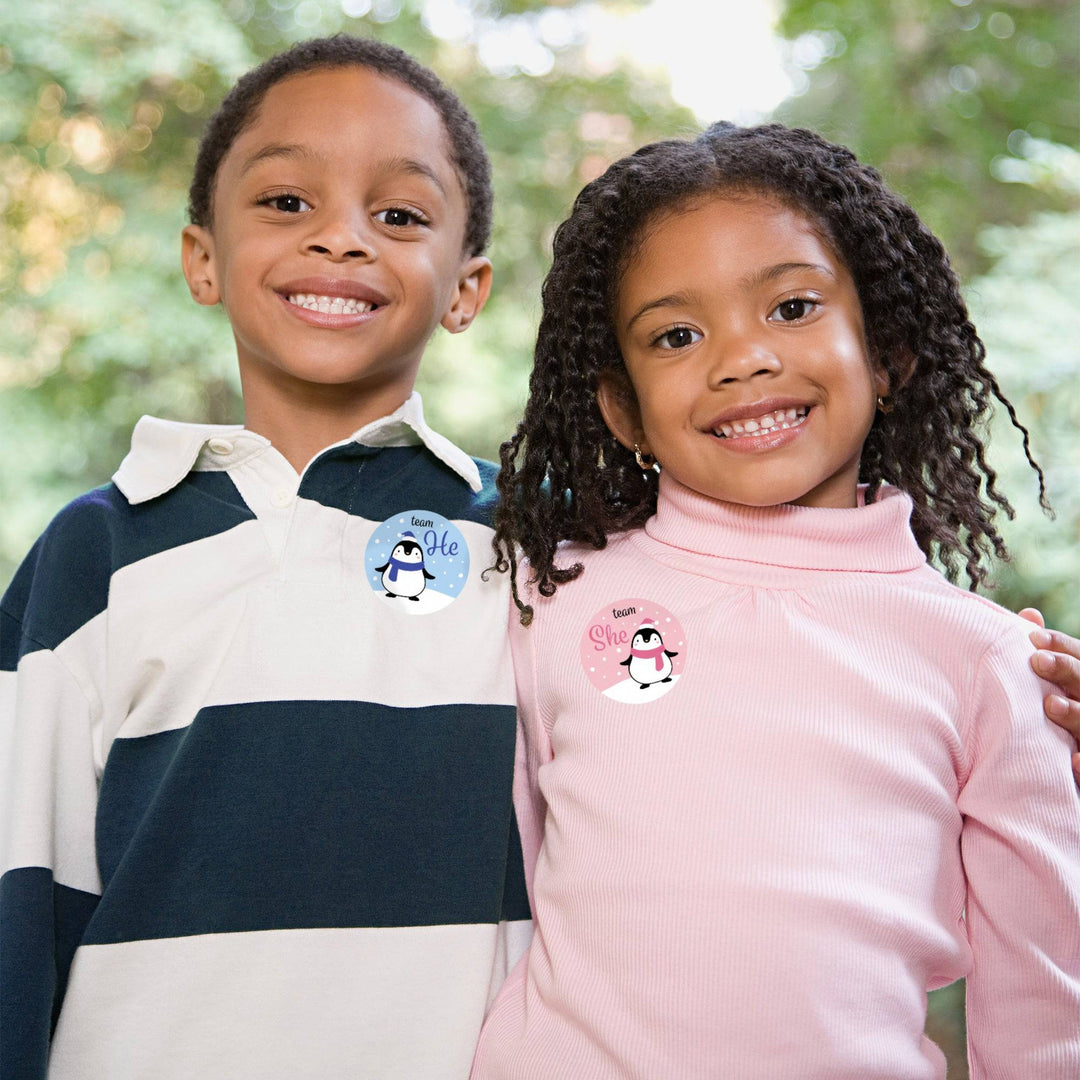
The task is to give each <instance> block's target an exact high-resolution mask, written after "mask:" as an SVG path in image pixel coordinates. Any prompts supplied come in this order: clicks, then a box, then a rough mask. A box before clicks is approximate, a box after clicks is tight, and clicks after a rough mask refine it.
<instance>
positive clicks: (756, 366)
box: [709, 337, 783, 387]
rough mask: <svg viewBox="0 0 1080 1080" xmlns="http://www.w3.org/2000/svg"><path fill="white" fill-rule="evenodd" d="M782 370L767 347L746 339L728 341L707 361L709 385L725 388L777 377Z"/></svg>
mask: <svg viewBox="0 0 1080 1080" xmlns="http://www.w3.org/2000/svg"><path fill="white" fill-rule="evenodd" d="M782 370H783V364H782V363H781V360H780V357H779V356H777V355H776V353H775V352H773V350H772V349H770V348H769V347H768V346H767V345H764V344H762V343H761V342H760V341H756V340H754V339H753V338H749V337H732V338H730V339H729V340H728V341H726V342H723V343H721V344H720V347H719V348H717V349H716V350H715V351H714V352H713V354H712V356H711V357H710V366H709V385H710V386H712V387H718V386H726V385H728V384H730V383H738V382H745V381H746V380H748V379H754V378H759V377H767V376H770V375H778V374H779V373H780V372H781V371H782Z"/></svg>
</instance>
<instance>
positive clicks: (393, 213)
mask: <svg viewBox="0 0 1080 1080" xmlns="http://www.w3.org/2000/svg"><path fill="white" fill-rule="evenodd" d="M375 220H376V221H381V222H382V223H383V224H384V225H393V226H394V227H395V228H398V229H402V228H407V227H408V226H409V225H426V224H427V221H426V220H425V219H424V218H423V217H421V216H420V214H418V213H417V212H416V211H415V210H406V209H405V208H404V207H403V206H391V207H390V208H389V209H388V210H380V211H379V212H378V213H377V214H376V215H375Z"/></svg>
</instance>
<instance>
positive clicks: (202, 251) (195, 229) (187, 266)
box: [180, 225, 221, 307]
mask: <svg viewBox="0 0 1080 1080" xmlns="http://www.w3.org/2000/svg"><path fill="white" fill-rule="evenodd" d="M180 263H181V265H182V266H183V269H184V278H185V279H186V280H187V283H188V288H189V289H190V290H191V295H192V296H193V297H194V298H195V302H196V303H197V304H205V305H206V306H207V307H213V306H214V305H215V304H216V303H218V301H220V300H221V290H220V289H219V288H218V283H217V264H216V263H215V261H214V237H213V234H212V233H211V232H210V230H209V229H205V228H203V226H201V225H188V226H186V227H185V229H184V231H183V232H182V233H181V234H180Z"/></svg>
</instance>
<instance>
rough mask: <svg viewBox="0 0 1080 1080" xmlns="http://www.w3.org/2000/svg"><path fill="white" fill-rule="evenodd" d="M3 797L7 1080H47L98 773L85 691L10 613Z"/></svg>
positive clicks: (1, 660)
mask: <svg viewBox="0 0 1080 1080" xmlns="http://www.w3.org/2000/svg"><path fill="white" fill-rule="evenodd" d="M9 599H10V598H5V600H6V601H8V600H9ZM8 606H9V607H10V606H13V605H11V604H9V605H8ZM0 792H2V796H0V800H2V801H0V815H2V816H0V853H2V859H3V863H2V873H3V876H2V878H0V1046H2V1052H0V1078H2V1080H38V1078H41V1077H44V1075H45V1070H46V1064H47V1060H48V1050H49V1040H50V1035H51V1029H52V1026H53V1024H55V1021H56V1016H57V1014H58V1012H59V1009H60V1004H61V1001H62V999H63V994H64V988H65V985H66V982H67V974H68V969H69V967H70V965H71V960H72V956H73V955H74V952H75V949H76V947H77V946H78V943H79V940H80V938H81V937H82V933H83V931H84V929H85V927H86V924H87V922H88V921H89V919H90V917H91V915H92V914H93V911H94V909H95V907H96V905H97V901H98V898H99V895H100V889H101V886H100V880H99V878H98V873H97V868H96V861H95V856H94V812H95V804H96V799H97V774H96V769H95V762H94V751H93V717H92V705H91V702H90V701H89V700H88V697H87V694H86V693H85V692H84V690H83V688H82V687H81V686H80V685H79V682H78V681H77V680H76V679H75V678H74V677H73V675H72V673H71V672H70V671H69V670H68V668H67V667H66V666H65V664H64V663H63V662H62V661H61V660H60V659H59V658H58V656H57V654H56V652H54V651H53V650H52V649H48V648H44V647H42V646H41V645H40V644H39V643H38V642H36V641H34V640H33V639H32V638H30V637H28V636H27V634H26V633H25V631H24V629H23V626H22V622H21V620H20V619H19V618H17V617H16V615H14V614H12V613H11V612H10V611H9V610H5V611H4V613H3V615H2V617H0Z"/></svg>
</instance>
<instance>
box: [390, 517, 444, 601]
mask: <svg viewBox="0 0 1080 1080" xmlns="http://www.w3.org/2000/svg"><path fill="white" fill-rule="evenodd" d="M375 572H376V573H377V574H382V587H383V588H384V589H385V590H386V595H387V596H392V597H395V598H396V597H398V596H407V597H408V598H409V599H410V600H417V601H418V600H419V599H420V594H421V593H422V592H423V591H424V589H426V588H427V583H428V582H429V581H434V580H435V575H434V574H429V573H428V572H427V570H426V569H425V568H424V549H423V548H422V547H421V546H420V545H419V544H418V543H417V542H416V537H415V535H414V534H413V533H411V532H403V533H402V534H401V539H400V540H399V541H398V542H397V543H396V544H395V545H394V550H393V551H391V552H390V558H389V559H388V560H387V561H386V562H385V563H383V565H382V566H376V567H375Z"/></svg>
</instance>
